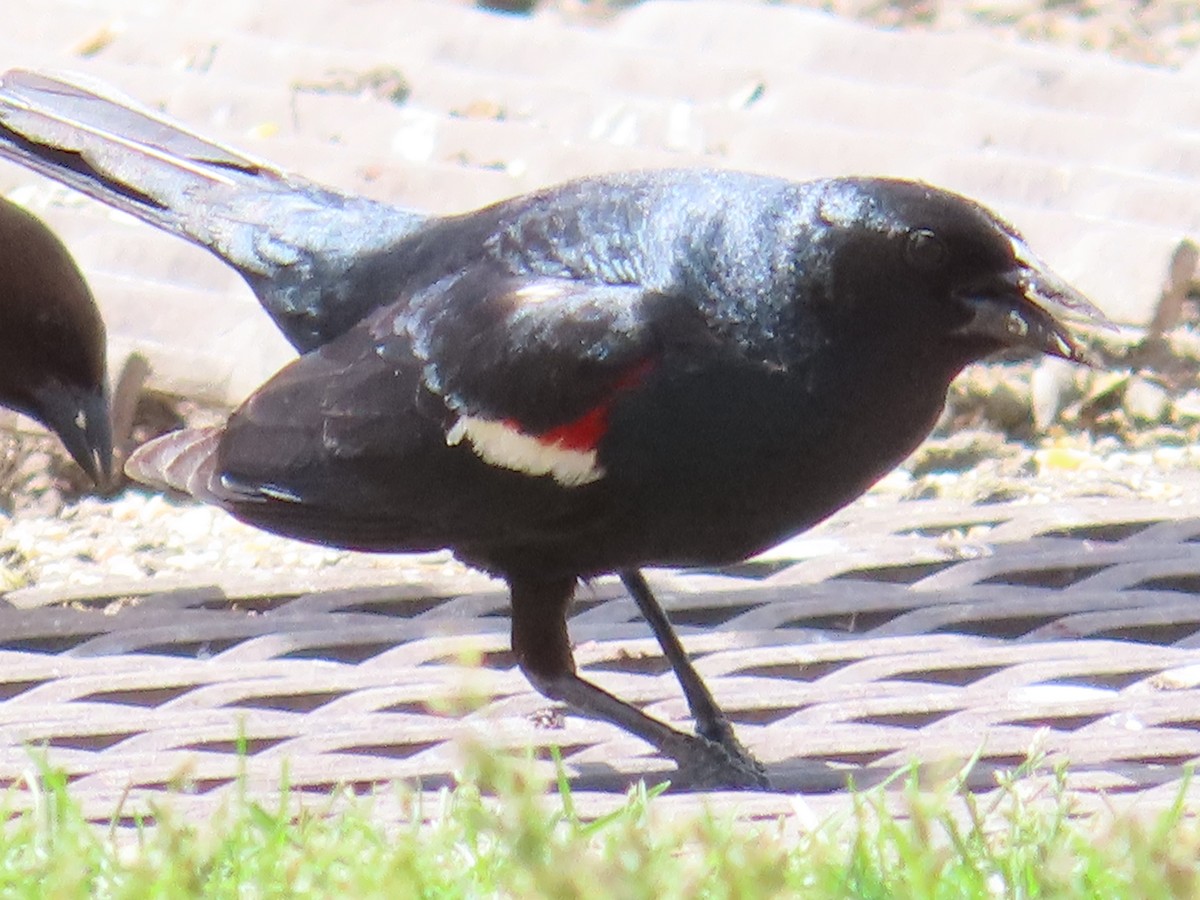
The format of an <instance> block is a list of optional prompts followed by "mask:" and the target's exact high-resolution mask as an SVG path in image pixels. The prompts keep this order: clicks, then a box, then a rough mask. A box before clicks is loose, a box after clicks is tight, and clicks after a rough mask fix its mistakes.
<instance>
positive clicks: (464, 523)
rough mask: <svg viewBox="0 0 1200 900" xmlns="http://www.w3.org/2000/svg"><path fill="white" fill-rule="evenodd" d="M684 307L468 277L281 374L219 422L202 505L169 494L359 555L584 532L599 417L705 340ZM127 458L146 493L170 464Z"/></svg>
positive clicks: (599, 478)
mask: <svg viewBox="0 0 1200 900" xmlns="http://www.w3.org/2000/svg"><path fill="white" fill-rule="evenodd" d="M689 309H690V307H688V306H687V304H684V303H680V302H678V301H675V300H671V299H670V298H667V297H663V296H661V295H658V294H654V293H652V292H647V291H645V290H643V289H642V288H640V287H637V286H632V285H596V284H587V283H583V282H576V281H570V280H563V279H552V278H544V277H516V276H500V275H495V274H493V275H492V276H491V277H488V276H487V275H486V274H484V273H480V272H473V273H470V274H468V275H465V276H462V277H460V278H458V279H456V280H454V281H453V283H448V284H445V285H441V286H439V287H437V288H435V289H431V290H430V291H426V292H424V293H423V294H422V295H420V296H417V297H415V298H412V300H411V301H409V302H405V303H398V304H395V305H393V306H392V307H389V308H386V309H384V310H381V311H380V312H378V313H377V314H375V315H374V316H372V317H371V318H369V319H368V320H366V321H364V322H362V323H360V324H359V325H358V326H356V327H355V328H353V329H352V330H351V331H349V332H348V333H346V334H345V335H343V336H342V337H341V338H339V339H337V340H336V341H333V342H331V343H329V344H327V345H325V346H323V347H321V348H319V349H317V350H315V351H313V352H310V353H308V354H306V355H305V356H303V357H301V358H300V359H298V360H296V361H295V362H293V363H291V364H290V365H288V366H287V367H285V368H284V369H283V370H281V371H280V372H279V373H278V374H277V375H276V376H275V377H274V378H273V379H272V380H271V381H269V382H267V383H266V384H265V385H263V387H261V388H260V389H259V390H258V391H256V392H255V394H254V395H253V396H252V397H251V398H250V399H249V400H247V401H246V403H245V404H243V406H242V407H241V408H240V409H239V410H237V411H236V412H235V413H234V414H233V416H232V417H231V418H230V421H229V422H228V423H227V425H226V427H225V430H224V434H223V435H222V437H221V439H220V442H219V448H214V449H215V452H216V453H217V460H216V464H215V465H214V466H213V467H212V468H211V475H212V477H211V478H210V479H209V482H208V483H207V484H206V485H205V489H204V490H200V491H197V490H196V482H195V479H194V477H193V476H192V475H191V474H189V476H188V477H187V478H183V479H176V480H182V481H183V482H184V483H183V484H181V485H178V486H182V487H185V488H187V489H189V490H192V491H193V492H195V493H199V494H200V495H201V496H202V497H206V498H207V499H215V500H217V501H218V502H221V503H222V504H223V505H226V506H227V507H229V508H231V509H233V511H234V512H235V513H237V514H239V515H241V516H242V517H243V518H246V519H248V520H250V521H252V522H254V523H255V524H260V525H264V526H265V527H268V528H272V529H274V530H277V531H282V532H284V533H288V534H293V535H295V536H299V537H307V538H310V539H318V540H324V541H327V542H329V543H335V544H340V545H342V546H353V547H361V548H369V549H402V548H413V549H415V548H420V547H440V546H446V545H448V544H451V545H452V544H457V543H462V542H469V541H483V540H486V539H488V538H489V537H496V536H497V535H500V534H501V533H509V534H511V535H513V536H521V537H526V536H528V535H530V534H531V533H533V532H537V531H543V530H545V531H549V530H552V529H554V528H559V527H563V523H564V522H565V521H567V520H575V519H582V518H587V519H589V520H590V519H595V518H597V517H598V516H599V512H598V511H597V510H596V509H595V508H594V507H592V506H590V505H589V504H592V503H595V502H596V500H595V498H596V496H597V492H596V491H590V490H589V489H588V488H589V486H590V485H593V484H596V483H601V484H602V483H603V481H604V479H605V477H606V474H607V473H606V472H605V469H604V462H603V458H602V453H600V452H599V446H600V442H601V441H602V439H603V437H604V432H605V428H606V427H607V419H608V415H609V412H610V411H611V409H612V407H613V406H614V404H616V403H619V402H620V400H621V398H622V396H623V395H624V394H625V393H627V392H630V391H634V390H637V389H638V388H639V387H640V386H641V385H642V384H643V383H644V381H645V380H646V379H648V378H652V377H654V373H655V369H656V368H657V366H658V365H659V364H660V362H661V360H662V359H663V354H664V353H668V352H678V347H679V345H680V342H681V341H685V340H692V341H702V340H703V334H702V329H700V328H698V326H697V323H696V322H695V321H693V320H694V319H695V318H696V316H695V313H694V312H692V313H689V312H688V310H689ZM180 446H181V447H182V446H186V447H187V448H188V449H189V452H190V453H192V454H193V456H194V455H195V453H196V445H195V444H194V443H186V444H181V445H180ZM153 452H154V444H151V445H148V447H147V448H146V449H144V450H143V451H140V452H139V455H138V458H140V459H141V460H143V461H145V460H149V459H151V454H152V453H153ZM138 458H135V461H134V463H132V464H131V466H132V469H131V471H132V474H133V475H134V476H135V477H138V478H139V479H142V480H146V479H147V478H149V479H150V480H154V470H158V471H159V472H162V473H167V472H169V471H170V468H171V465H172V462H171V459H170V454H166V455H162V454H160V458H157V459H155V460H154V462H153V464H152V465H143V464H142V463H141V462H138V461H137V460H138ZM194 468H195V463H194V462H193V464H192V469H194ZM158 480H160V481H161V480H170V479H168V478H159V479H158ZM599 493H600V494H602V493H603V491H600V492H599ZM585 508H586V509H587V510H588V513H587V515H586V516H585V515H584V513H583V510H584V509H585Z"/></svg>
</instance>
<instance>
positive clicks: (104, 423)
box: [33, 382, 112, 487]
mask: <svg viewBox="0 0 1200 900" xmlns="http://www.w3.org/2000/svg"><path fill="white" fill-rule="evenodd" d="M34 400H35V405H36V409H35V410H33V414H34V417H35V418H37V419H38V420H39V421H40V422H41V423H42V424H43V425H45V426H46V427H47V428H49V429H50V430H51V431H53V432H54V433H55V434H57V435H58V437H59V440H61V441H62V442H63V446H64V447H66V448H67V452H68V453H70V454H71V458H72V459H74V460H75V462H77V463H79V467H80V468H81V469H83V471H84V472H86V473H87V474H88V477H90V478H91V479H92V481H94V482H95V483H96V485H97V486H98V487H105V486H106V485H107V484H108V483H109V481H110V479H111V478H112V421H111V419H110V418H109V404H108V392H107V391H105V390H104V389H103V388H100V389H87V388H79V387H74V386H71V385H64V384H61V383H59V382H51V383H49V384H47V385H45V386H44V387H42V388H40V389H39V390H38V391H36V392H35V395H34Z"/></svg>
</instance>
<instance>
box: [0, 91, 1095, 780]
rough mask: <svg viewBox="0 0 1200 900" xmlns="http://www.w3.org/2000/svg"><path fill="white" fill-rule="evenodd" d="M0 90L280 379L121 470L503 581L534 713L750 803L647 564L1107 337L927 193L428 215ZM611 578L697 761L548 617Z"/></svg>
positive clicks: (764, 531) (721, 183)
mask: <svg viewBox="0 0 1200 900" xmlns="http://www.w3.org/2000/svg"><path fill="white" fill-rule="evenodd" d="M15 78H16V80H15V81H14V80H13V79H14V76H13V75H11V74H10V75H9V76H7V77H6V80H5V84H4V87H3V89H0V154H7V155H10V156H13V157H15V158H17V159H19V160H21V161H24V162H26V163H28V164H30V165H32V166H34V167H35V168H37V169H38V170H39V171H43V172H46V173H47V174H50V175H52V176H54V177H58V178H61V179H62V180H64V181H67V182H68V183H71V184H75V185H76V186H79V187H81V188H82V189H84V190H86V191H88V192H89V193H91V194H93V195H95V196H98V197H100V198H101V199H104V200H106V201H108V202H111V203H114V204H115V205H120V206H122V208H126V209H130V210H131V211H134V212H136V213H138V214H140V215H143V217H144V218H146V219H148V220H150V221H152V222H154V223H155V224H158V225H159V226H160V227H165V228H168V229H170V230H174V231H177V232H180V233H182V234H183V235H184V236H186V237H189V238H190V239H191V240H194V241H197V242H198V243H201V244H203V245H205V246H208V247H209V248H210V249H212V250H213V251H214V252H216V253H218V255H220V256H222V257H223V258H224V259H226V260H227V261H228V262H230V264H231V265H233V266H235V267H236V268H237V269H238V270H239V271H241V272H242V273H243V275H244V276H245V277H246V279H247V281H248V282H249V283H250V284H251V286H252V287H253V288H254V289H255V291H256V293H257V295H258V296H259V298H260V300H261V301H262V302H263V304H264V306H265V307H266V308H267V310H268V311H269V312H270V313H271V314H272V315H273V316H274V317H275V319H276V321H277V322H278V323H279V324H280V327H281V328H282V329H283V330H284V332H285V333H286V334H287V335H288V336H289V338H290V339H291V340H292V342H293V344H295V345H296V346H297V348H298V349H300V350H301V351H305V353H304V355H303V356H302V357H301V358H300V359H298V360H297V361H295V362H294V363H292V364H290V365H289V366H287V367H285V368H284V369H283V370H282V371H281V372H280V373H279V374H278V375H276V376H275V377H274V378H273V379H271V380H270V381H269V382H268V383H267V384H265V385H264V386H263V387H262V388H260V389H259V390H258V391H256V392H255V394H254V395H253V396H252V397H251V398H250V399H249V400H247V401H246V402H245V403H244V404H243V405H242V406H241V408H239V409H238V410H237V411H236V412H234V413H233V415H232V416H231V417H230V419H229V421H228V422H227V423H226V425H225V426H224V427H222V428H216V429H207V430H198V431H184V432H180V433H176V434H173V435H168V436H166V437H164V438H161V439H159V440H158V441H155V442H153V443H151V444H150V445H148V446H146V447H144V448H143V449H142V450H141V451H139V453H138V454H136V455H135V457H134V459H133V460H131V462H130V465H129V470H130V473H131V474H132V475H133V476H134V477H136V478H139V479H143V480H148V481H152V482H158V483H165V484H169V485H171V486H173V487H176V488H179V489H182V490H186V491H188V492H190V493H192V494H194V495H195V496H197V497H200V498H202V499H204V500H207V501H209V502H214V503H217V504H220V505H221V506H223V507H224V508H226V509H228V510H229V511H230V512H232V513H233V514H234V515H235V516H237V517H238V518H240V519H243V520H244V521H247V522H250V523H252V524H254V525H257V526H260V527H262V528H265V529H268V530H270V531H274V532H277V533H280V534H284V535H289V536H293V537H297V538H300V539H303V540H309V541H315V542H318V543H323V544H330V545H334V546H339V547H346V548H351V549H359V550H372V551H401V550H429V549H434V548H442V547H449V548H452V549H453V550H454V552H455V554H456V555H457V556H459V557H460V558H461V559H463V560H465V561H466V562H469V563H471V564H473V565H476V566H479V567H480V568H483V569H485V570H487V571H489V572H492V573H495V574H497V575H499V576H501V577H503V578H504V579H505V580H506V581H507V582H508V584H509V585H510V588H511V592H512V616H513V618H512V641H513V649H514V651H515V653H516V656H517V658H518V660H519V662H520V665H521V668H522V670H523V671H524V672H525V673H526V675H527V676H528V677H529V678H530V680H531V681H532V683H533V684H534V685H535V686H536V687H537V688H538V689H539V690H540V691H541V692H542V693H544V694H546V695H547V696H549V697H552V698H557V699H560V700H563V701H566V702H567V703H569V704H571V705H572V706H574V707H576V708H577V709H579V710H582V711H584V712H587V713H589V714H592V715H596V716H599V717H602V718H605V719H608V720H609V721H612V722H614V723H617V724H618V725H620V726H622V727H624V728H626V729H628V730H629V731H631V732H633V733H634V734H637V735H639V736H640V737H642V738H644V739H645V740H647V741H649V742H650V743H651V744H653V745H654V746H655V747H656V748H658V749H659V750H660V751H661V752H663V753H664V754H666V755H667V756H669V757H671V758H673V759H674V760H676V761H677V762H678V764H679V766H680V768H681V769H682V770H683V771H682V773H681V777H682V778H684V779H685V780H688V781H690V782H692V783H694V784H717V785H726V786H739V787H753V786H762V785H765V784H766V776H765V772H764V770H763V768H762V767H761V766H760V765H759V764H758V762H757V761H756V760H755V759H754V758H753V756H751V755H750V754H749V753H748V752H747V751H746V750H745V749H744V748H743V747H742V745H741V744H740V743H739V742H738V740H737V738H736V737H735V735H734V734H733V731H732V729H731V728H730V726H729V724H728V722H727V721H726V719H725V717H724V716H723V715H722V714H721V712H720V710H719V708H718V707H717V705H716V703H715V702H714V701H713V698H712V697H711V695H710V694H709V692H708V690H707V688H706V687H705V686H704V684H703V682H702V681H701V679H700V678H699V676H698V675H697V673H696V672H695V670H694V669H693V668H692V666H691V664H690V663H689V661H688V659H687V656H686V654H685V653H684V652H683V650H682V648H681V647H680V645H679V642H678V641H677V639H676V638H675V635H674V633H673V632H672V630H671V627H670V625H669V623H668V622H667V619H666V617H665V616H664V615H663V613H662V610H661V609H660V608H659V606H658V604H657V603H656V601H655V600H654V597H653V595H652V594H651V593H650V591H649V589H648V587H647V585H646V582H645V581H644V579H643V578H642V576H641V575H640V573H639V571H638V570H639V568H640V567H642V566H644V565H694V564H704V565H712V564H719V563H726V562H734V561H737V560H741V559H743V558H745V557H746V556H748V555H750V554H753V553H755V552H757V551H759V550H762V549H764V548H766V547H768V546H770V545H772V544H773V543H775V542H777V541H779V540H782V539H784V538H786V537H788V536H790V535H793V534H795V533H797V532H799V531H801V530H803V529H805V528H807V527H809V526H811V525H812V524H814V523H816V522H818V521H820V520H821V519H823V518H825V517H826V516H828V515H829V514H830V513H832V512H834V511H835V510H837V509H838V508H840V507H842V506H844V505H845V504H846V503H848V502H850V501H851V500H852V499H854V498H855V497H857V496H858V495H859V494H860V493H862V492H863V491H864V490H866V488H867V487H869V486H870V485H871V484H872V483H873V482H874V481H875V480H876V479H878V478H879V477H880V476H881V475H883V474H884V473H885V472H887V471H888V470H890V469H891V468H892V467H893V466H895V465H896V464H897V463H898V462H900V460H902V459H903V458H904V457H905V456H906V455H907V454H908V453H909V452H910V451H912V449H913V448H914V447H915V446H916V445H917V444H918V443H919V442H920V441H921V440H922V439H923V438H924V437H925V436H926V434H927V433H928V432H929V430H930V429H931V428H932V426H933V424H934V422H935V421H936V419H937V417H938V414H939V413H940V411H941V408H942V405H943V403H944V401H945V396H946V390H947V387H948V385H949V383H950V381H951V380H952V379H953V378H954V377H955V375H957V374H958V372H959V371H960V370H961V369H962V368H963V367H964V366H965V365H967V364H968V363H970V362H972V361H974V360H976V359H979V358H981V357H983V356H986V355H987V354H989V353H992V352H994V351H997V350H1001V349H1005V348H1013V347H1019V348H1025V349H1028V350H1030V351H1034V352H1041V353H1049V354H1052V355H1056V356H1061V357H1065V358H1069V359H1080V358H1081V356H1082V351H1081V350H1080V347H1079V345H1078V344H1077V343H1076V341H1075V339H1074V338H1073V337H1072V335H1071V333H1070V331H1069V330H1068V327H1067V325H1066V324H1065V320H1068V319H1075V320H1081V321H1092V322H1098V321H1102V320H1103V317H1102V316H1101V315H1100V314H1099V313H1098V312H1097V311H1096V310H1095V309H1094V308H1093V307H1092V306H1091V305H1090V304H1089V303H1088V302H1087V301H1086V300H1085V299H1083V298H1082V297H1081V296H1079V295H1078V294H1077V293H1076V292H1075V291H1073V290H1072V289H1071V288H1070V287H1069V286H1067V285H1066V284H1065V283H1063V282H1062V281H1061V280H1060V279H1059V278H1057V277H1056V276H1055V275H1054V274H1053V273H1052V272H1051V271H1050V270H1049V269H1048V268H1047V267H1046V266H1045V265H1043V264H1042V263H1041V262H1040V261H1039V260H1038V259H1037V258H1036V257H1035V256H1034V255H1033V253H1032V252H1031V251H1030V249H1029V248H1028V246H1027V245H1026V243H1025V242H1024V240H1023V239H1022V238H1021V237H1020V236H1019V235H1018V234H1017V233H1016V231H1014V230H1013V229H1012V228H1011V227H1010V226H1008V225H1007V224H1005V223H1004V222H1002V221H1001V220H999V219H998V218H996V217H995V216H994V215H992V214H991V213H989V212H988V211H987V210H985V209H984V208H982V207H981V206H979V205H978V204H975V203H973V202H971V201H969V200H967V199H965V198H962V197H959V196H956V195H954V194H950V193H947V192H944V191H940V190H938V189H936V188H933V187H930V186H927V185H923V184H916V183H911V182H904V181H895V180H887V179H873V178H842V179H828V180H823V181H814V182H808V183H793V182H788V181H784V180H779V179H773V178H765V177H760V176H753V175H747V174H740V173H732V172H718V171H671V172H651V173H635V174H627V175H613V176H607V177H599V178H591V179H584V180H580V181H576V182H571V183H568V184H565V185H562V186H559V187H556V188H551V189H548V190H545V191H541V192H538V193H535V194H530V195H527V196H523V197H518V198H515V199H513V200H509V201H506V202H504V203H500V204H498V205H495V206H492V207H488V208H486V209H482V210H479V211H477V212H473V213H468V214H466V215H462V216H452V217H445V218H430V217H423V216H421V215H419V214H416V213H413V212H411V211H407V210H392V209H390V208H388V207H385V206H381V205H379V204H375V203H372V202H370V201H367V200H363V199H360V198H351V197H345V196H343V195H339V194H335V193H332V192H330V191H327V190H325V189H322V188H316V187H314V186H312V185H309V184H307V183H305V182H302V181H300V180H299V179H295V178H293V177H291V176H285V175H282V174H280V173H278V172H275V171H274V170H272V169H270V168H269V167H266V166H264V165H263V164H261V163H257V162H253V161H251V160H249V159H247V158H245V157H243V156H241V155H240V154H236V153H233V152H232V151H228V150H226V149H224V148H220V147H216V146H215V145H212V144H211V143H208V142H204V141H201V140H200V139H198V138H195V137H193V136H191V135H188V134H186V133H183V132H180V131H177V130H170V128H169V126H165V125H163V124H160V123H154V127H153V128H151V127H150V126H149V125H148V124H147V123H151V122H153V120H152V119H150V118H149V117H148V116H147V114H145V113H143V112H139V111H132V110H129V109H127V108H125V107H121V106H114V104H113V103H112V102H111V101H108V100H104V99H101V98H98V97H96V96H95V95H93V94H90V93H88V92H86V91H83V90H81V89H78V88H72V87H70V86H62V85H59V84H58V83H56V82H48V81H46V80H45V79H40V77H38V76H28V75H23V74H18V75H17V76H15ZM31 79H32V80H31ZM56 98H57V99H56ZM5 104H7V105H5ZM47 106H50V107H54V109H52V110H48V109H47ZM51 112H53V113H54V114H53V115H51V114H49V113H51ZM68 113H69V115H67V114H68ZM104 121H107V123H108V125H107V126H106V127H104V128H101V127H98V126H97V123H103V122H104ZM64 122H69V123H70V127H68V125H65V124H64ZM48 123H49V124H48ZM5 128H7V129H8V131H7V133H5V131H4V129H5ZM114 132H115V133H118V134H121V135H122V136H123V138H122V141H119V142H115V143H114V142H113V141H112V140H111V134H112V133H114ZM131 132H132V134H131ZM131 137H132V140H131ZM149 151H153V152H149ZM172 166H173V167H174V168H172ZM200 203H203V204H205V205H204V206H202V207H201V206H197V205H195V204H200ZM607 572H615V573H618V574H619V575H620V576H621V578H622V580H623V581H624V583H625V584H626V586H627V587H628V589H629V590H630V592H631V594H632V596H633V597H634V599H635V601H636V602H637V603H638V605H639V608H640V609H641V610H642V612H643V614H644V615H645V617H646V618H647V621H648V622H649V624H650V626H651V628H652V629H653V630H654V633H655V635H656V636H657V638H658V639H659V641H660V643H661V644H662V646H663V649H664V652H665V653H666V655H667V657H668V659H669V660H670V662H671V664H672V666H673V667H674V669H675V671H676V673H677V675H678V676H679V678H680V682H681V684H682V685H683V689H684V692H685V694H686V696H687V700H688V703H689V706H690V708H691V710H692V713H693V716H694V718H695V720H696V730H697V734H696V735H689V734H685V733H683V732H680V731H677V730H675V729H673V728H670V727H669V726H667V725H665V724H663V723H661V722H658V721H656V720H654V719H651V718H649V717H647V716H646V715H644V714H643V713H642V712H641V711H639V710H638V709H636V708H635V707H633V706H630V705H629V704H627V703H624V702H623V701H621V700H619V699H617V698H616V697H614V696H612V695H610V694H608V693H606V692H605V691H603V690H602V689H601V688H599V687H597V686H595V685H593V684H592V683H591V682H590V681H587V680H585V679H583V678H581V677H580V676H579V675H578V674H577V673H576V671H575V667H574V663H573V659H572V654H571V647H570V642H569V639H568V635H567V628H566V617H567V610H568V606H569V603H570V600H571V597H572V594H573V591H574V587H575V585H576V583H577V581H578V580H579V579H580V578H587V577H591V576H595V575H599V574H602V573H607Z"/></svg>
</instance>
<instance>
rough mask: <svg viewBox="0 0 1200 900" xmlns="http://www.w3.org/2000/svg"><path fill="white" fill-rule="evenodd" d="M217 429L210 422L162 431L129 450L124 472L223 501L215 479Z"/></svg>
mask: <svg viewBox="0 0 1200 900" xmlns="http://www.w3.org/2000/svg"><path fill="white" fill-rule="evenodd" d="M221 432H222V429H221V428H220V427H219V426H214V427H211V428H184V429H182V430H180V431H172V432H171V433H169V434H164V435H163V436H162V437H158V438H155V439H154V440H152V441H149V442H147V443H145V444H143V445H142V446H141V447H139V448H138V449H137V450H135V451H134V452H133V454H132V455H131V456H130V457H129V459H128V460H126V462H125V474H126V475H128V476H129V477H130V478H132V479H133V480H134V481H138V482H141V483H142V484H145V485H149V486H150V487H154V488H159V489H169V490H173V491H178V492H179V493H181V494H188V495H190V496H192V497H195V498H196V499H197V500H201V501H204V502H206V503H215V504H217V505H224V503H225V500H226V499H227V498H224V497H222V496H221V495H220V493H219V491H218V490H217V481H216V480H215V478H216V467H217V445H218V444H219V443H220V441H221Z"/></svg>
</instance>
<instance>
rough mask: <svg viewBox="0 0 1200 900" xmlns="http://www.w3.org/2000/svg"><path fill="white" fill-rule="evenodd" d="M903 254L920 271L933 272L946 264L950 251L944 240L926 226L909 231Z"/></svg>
mask: <svg viewBox="0 0 1200 900" xmlns="http://www.w3.org/2000/svg"><path fill="white" fill-rule="evenodd" d="M904 256H905V258H906V259H907V260H908V263H909V265H911V266H912V267H913V268H914V269H917V270H918V271H920V272H933V271H936V270H937V269H940V268H941V267H942V266H944V265H945V264H946V260H947V259H949V257H950V251H949V249H948V248H947V247H946V244H945V242H944V241H943V240H942V239H941V238H940V237H938V236H937V235H936V234H934V233H933V232H932V231H930V230H929V229H927V228H918V229H917V230H916V231H912V232H909V235H908V243H907V244H905V246H904Z"/></svg>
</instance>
